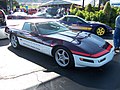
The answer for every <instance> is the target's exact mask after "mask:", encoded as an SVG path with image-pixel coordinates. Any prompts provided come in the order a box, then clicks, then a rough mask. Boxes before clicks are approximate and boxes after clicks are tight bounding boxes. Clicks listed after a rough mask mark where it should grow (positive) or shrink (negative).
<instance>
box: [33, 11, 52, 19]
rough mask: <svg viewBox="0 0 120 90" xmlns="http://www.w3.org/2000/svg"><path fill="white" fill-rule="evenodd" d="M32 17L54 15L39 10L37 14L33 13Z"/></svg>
mask: <svg viewBox="0 0 120 90" xmlns="http://www.w3.org/2000/svg"><path fill="white" fill-rule="evenodd" d="M32 17H33V18H34V17H35V18H53V16H52V15H50V14H49V13H47V12H37V13H35V14H33V15H32Z"/></svg>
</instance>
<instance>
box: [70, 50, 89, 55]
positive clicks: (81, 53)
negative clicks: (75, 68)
mask: <svg viewBox="0 0 120 90" xmlns="http://www.w3.org/2000/svg"><path fill="white" fill-rule="evenodd" d="M71 52H72V53H74V54H80V55H84V56H90V54H87V53H83V52H76V51H71Z"/></svg>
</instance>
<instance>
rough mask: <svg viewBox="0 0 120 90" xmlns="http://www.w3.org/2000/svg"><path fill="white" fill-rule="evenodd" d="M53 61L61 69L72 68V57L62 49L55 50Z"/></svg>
mask: <svg viewBox="0 0 120 90" xmlns="http://www.w3.org/2000/svg"><path fill="white" fill-rule="evenodd" d="M54 59H55V61H56V62H57V64H58V65H59V66H60V67H62V68H71V67H74V60H73V55H72V54H71V53H70V51H69V50H67V49H66V48H64V47H59V48H56V49H55V51H54Z"/></svg>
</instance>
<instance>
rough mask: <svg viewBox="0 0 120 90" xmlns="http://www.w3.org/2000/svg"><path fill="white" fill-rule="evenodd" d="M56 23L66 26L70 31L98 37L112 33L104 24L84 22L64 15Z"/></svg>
mask: <svg viewBox="0 0 120 90" xmlns="http://www.w3.org/2000/svg"><path fill="white" fill-rule="evenodd" d="M58 21H59V22H60V23H63V24H65V25H68V26H69V28H70V29H72V30H77V31H87V32H92V33H94V34H96V35H98V36H103V35H105V34H109V33H112V30H113V29H112V28H111V27H110V26H108V25H106V24H103V23H100V22H95V21H86V20H84V19H83V18H81V17H78V16H75V15H64V16H63V17H62V18H60V19H59V20H58Z"/></svg>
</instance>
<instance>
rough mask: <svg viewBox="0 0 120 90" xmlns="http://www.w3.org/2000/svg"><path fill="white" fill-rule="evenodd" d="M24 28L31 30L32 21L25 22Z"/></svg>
mask: <svg viewBox="0 0 120 90" xmlns="http://www.w3.org/2000/svg"><path fill="white" fill-rule="evenodd" d="M22 30H26V31H31V23H28V22H26V23H24V25H23V28H22Z"/></svg>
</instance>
